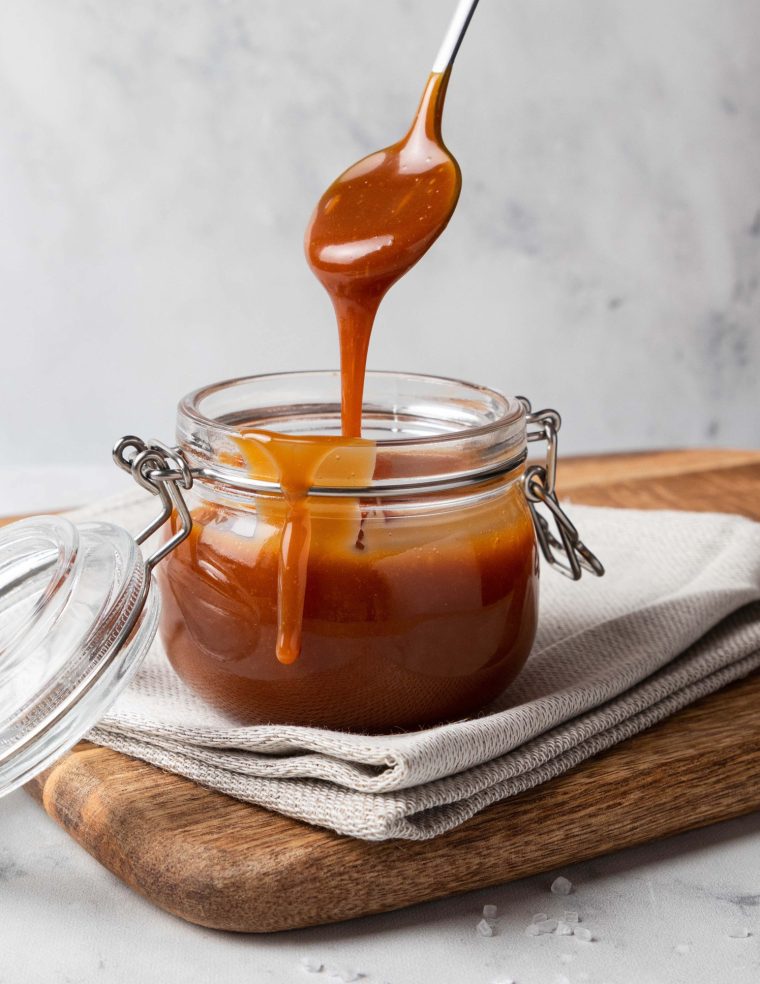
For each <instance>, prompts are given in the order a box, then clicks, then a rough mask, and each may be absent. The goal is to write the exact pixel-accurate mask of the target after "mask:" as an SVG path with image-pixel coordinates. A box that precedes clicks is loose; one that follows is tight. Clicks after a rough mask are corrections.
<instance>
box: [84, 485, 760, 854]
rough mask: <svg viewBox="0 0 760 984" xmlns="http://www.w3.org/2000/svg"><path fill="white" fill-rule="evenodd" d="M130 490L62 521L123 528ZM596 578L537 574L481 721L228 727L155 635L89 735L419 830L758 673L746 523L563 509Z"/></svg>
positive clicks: (385, 835)
mask: <svg viewBox="0 0 760 984" xmlns="http://www.w3.org/2000/svg"><path fill="white" fill-rule="evenodd" d="M155 508H156V504H155V500H153V499H152V498H151V497H150V496H148V495H147V494H145V493H143V492H141V491H140V490H135V491H130V492H129V493H128V494H126V495H122V496H119V497H117V498H114V499H110V500H108V501H106V502H103V503H99V504H96V505H94V506H91V507H88V508H86V509H82V510H78V511H77V512H76V513H72V514H70V516H71V518H73V519H74V520H76V521H78V522H81V521H84V520H87V519H101V520H107V521H110V522H114V523H118V524H119V525H122V526H124V527H126V528H127V529H129V530H130V531H132V532H137V530H138V529H140V528H141V527H142V526H143V525H144V524H145V523H146V522H147V521H148V520H149V519H150V518H152V516H153V515H154V513H155ZM570 514H571V516H572V518H573V521H574V522H576V523H577V525H578V527H579V529H581V530H582V533H583V538H584V540H585V541H586V542H587V543H589V544H590V545H591V546H592V548H593V550H594V551H595V553H597V554H598V555H599V557H600V558H601V559H602V561H603V562H604V564H605V566H606V568H607V575H606V576H605V577H604V578H602V579H601V580H598V579H596V578H591V577H588V578H584V579H583V580H582V581H580V582H571V581H568V580H567V579H565V578H563V577H561V576H558V575H557V574H555V573H554V572H553V571H549V570H544V571H542V578H541V602H540V618H539V629H538V636H537V640H536V644H535V647H534V649H533V653H532V655H531V657H530V659H529V660H528V663H527V664H526V667H525V669H524V670H523V672H522V673H521V674H520V676H519V677H518V678H517V680H516V681H515V682H514V683H513V684H512V685H511V686H510V687H509V688H508V689H507V690H506V691H505V692H504V693H503V694H501V695H500V696H499V697H498V698H497V699H496V700H495V701H494V702H493V703H492V704H491V705H490V707H488V708H486V710H485V711H484V712H483V713H482V714H481V715H479V716H477V717H474V718H471V719H467V720H463V721H459V722H456V723H453V724H446V725H442V726H440V727H437V728H429V729H426V730H424V731H418V732H413V733H404V734H390V735H371V736H367V735H352V734H347V733H343V732H337V731H329V730H325V729H321V728H304V727H290V726H287V727H286V726H281V725H256V726H250V727H242V726H239V725H237V724H235V723H233V722H231V721H230V720H229V719H228V718H226V717H225V716H224V715H222V714H221V713H219V712H218V711H216V710H214V709H213V708H211V707H209V706H207V705H206V704H205V703H203V701H201V700H200V698H198V697H196V696H195V695H194V694H193V693H192V691H190V690H189V689H188V688H187V687H186V686H185V685H184V684H183V683H182V681H181V680H180V679H179V678H178V677H177V676H176V674H175V673H174V671H173V670H172V668H171V666H170V665H169V663H168V661H167V659H166V657H165V655H164V653H163V650H162V646H161V643H160V641H159V640H156V642H155V643H154V644H153V646H152V648H151V650H150V652H149V654H148V656H147V657H146V659H145V661H144V663H143V664H142V666H141V667H140V669H139V670H138V672H137V674H136V676H135V678H134V679H133V681H132V683H131V684H130V686H129V687H128V688H127V689H126V691H124V692H123V693H122V695H121V696H120V697H119V698H118V700H117V701H116V703H115V704H114V705H113V706H112V707H111V708H110V710H109V711H108V713H107V714H106V716H105V717H104V718H103V719H102V720H101V721H100V723H99V724H98V726H97V727H96V728H95V729H93V730H92V731H91V732H90V734H89V735H88V737H89V739H90V740H91V741H93V742H96V743H97V744H100V745H105V746H107V747H109V748H113V749H116V750H117V751H120V752H124V753H126V754H128V755H132V756H134V757H136V758H139V759H143V760H145V761H147V762H150V763H152V764H154V765H156V766H159V767H160V768H162V769H166V770H168V771H170V772H175V773H179V774H180V775H183V776H187V777H188V778H190V779H192V780H194V781H196V782H198V783H200V784H202V785H204V786H209V787H211V788H213V789H216V790H219V791H220V792H223V793H227V794H228V795H230V796H234V797H236V798H237V799H240V800H245V801H249V802H253V803H258V804H260V805H262V806H264V807H267V808H269V809H272V810H276V811H279V812H280V813H284V814H287V815H288V816H292V817H297V818H298V819H301V820H305V821H308V822H309V823H313V824H317V825H319V826H323V827H328V828H331V829H332V830H335V831H337V832H338V833H341V834H348V835H351V836H353V837H360V838H363V839H366V840H386V839H390V838H406V839H411V840H424V839H427V838H430V837H435V836H437V835H438V834H441V833H444V832H445V831H447V830H450V829H451V828H453V827H455V826H457V825H458V824H460V823H462V822H463V821H464V820H466V819H468V818H469V817H471V816H473V814H475V813H477V812H478V811H479V810H482V809H483V808H484V807H486V806H488V805H489V804H491V803H494V802H496V801H497V800H501V799H505V798H507V797H509V796H514V795H515V794H517V793H520V792H522V791H524V790H526V789H529V788H531V787H533V786H536V785H539V784H540V783H543V782H546V781H547V780H549V779H551V778H553V777H554V776H557V775H560V774H561V773H563V772H566V771H567V770H568V769H570V768H572V767H573V766H575V765H577V764H578V763H579V762H582V761H583V760H584V759H587V758H589V757H591V756H592V755H595V754H597V753H598V752H600V751H602V750H603V749H606V748H609V747H610V746H612V745H614V744H616V743H617V742H619V741H621V740H623V739H625V738H627V737H630V736H631V735H634V734H636V733H637V732H639V731H642V730H643V729H645V728H648V727H649V726H650V725H652V724H654V723H655V722H657V721H660V720H662V719H663V718H666V717H667V716H668V715H670V714H673V713H674V712H675V711H677V710H679V709H680V708H682V707H684V706H686V705H687V704H690V703H691V702H692V701H694V700H697V699H698V698H699V697H702V696H705V695H706V694H709V693H712V692H713V691H715V690H718V689H719V688H720V687H723V686H725V685H726V684H728V683H730V682H731V681H733V680H737V679H739V678H740V677H743V676H746V675H747V674H748V673H750V672H752V671H753V670H755V669H757V668H758V667H760V524H758V523H754V522H751V521H750V520H748V519H743V518H742V517H739V516H730V515H724V514H717V513H687V512H664V511H639V510H627V509H607V508H596V507H588V506H577V505H573V506H571V507H570Z"/></svg>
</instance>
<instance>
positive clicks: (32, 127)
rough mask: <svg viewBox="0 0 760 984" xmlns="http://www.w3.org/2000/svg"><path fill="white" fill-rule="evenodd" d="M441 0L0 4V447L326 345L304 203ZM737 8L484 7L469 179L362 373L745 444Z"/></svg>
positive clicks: (352, 144) (415, 60)
mask: <svg viewBox="0 0 760 984" xmlns="http://www.w3.org/2000/svg"><path fill="white" fill-rule="evenodd" d="M451 8H453V0H447V2H445V3H444V2H442V0H373V2H370V0H300V2H298V0H288V2H284V0H228V2H221V0H192V2H182V0H132V2H130V3H120V2H116V0H3V3H2V5H1V6H0V120H1V121H2V123H1V125H0V305H1V307H0V311H1V312H2V320H1V321H0V324H2V328H1V329H0V330H1V331H2V360H3V369H4V371H3V385H2V388H0V411H1V415H0V419H1V420H2V425H1V429H0V455H1V456H2V461H3V464H4V465H9V464H35V463H37V462H40V461H42V460H43V459H47V460H51V461H59V462H64V461H68V462H77V461H81V462H86V463H90V464H95V463H97V462H105V461H107V457H108V451H109V447H110V445H111V443H112V440H113V438H114V437H115V436H117V435H119V434H120V433H122V432H124V431H137V432H138V433H142V432H144V433H146V434H155V435H157V436H162V437H169V438H170V437H171V435H172V432H173V408H174V404H175V403H176V400H177V398H178V397H179V396H181V395H182V394H183V393H184V392H186V391H187V390H188V389H190V388H192V387H194V386H196V385H199V384H202V383H204V382H209V381H212V380H214V379H219V378H224V377H227V376H232V375H236V374H241V373H248V372H256V371H264V370H273V369H284V368H296V367H298V368H314V367H322V366H325V365H332V364H335V363H336V361H337V355H336V348H337V346H336V334H335V331H334V327H333V324H332V313H331V309H330V307H329V303H328V300H327V297H326V295H324V294H323V292H322V289H321V287H319V285H318V284H317V283H316V281H314V280H313V278H312V276H311V274H310V273H309V271H308V270H307V268H306V265H305V263H304V260H303V257H302V249H301V239H302V234H303V229H304V226H305V223H306V220H307V218H308V215H309V213H310V210H311V207H312V205H313V204H314V202H315V201H316V199H317V197H318V195H319V193H320V192H321V191H322V189H323V188H324V187H325V186H326V184H327V183H328V182H329V181H330V180H331V179H332V178H333V177H334V176H335V175H336V174H337V173H338V172H339V171H340V170H342V168H343V167H344V166H346V165H348V164H349V163H351V162H352V161H353V160H355V159H356V158H358V157H360V156H362V155H363V154H365V153H367V152H369V151H371V150H374V149H376V148H377V147H380V146H382V145H384V144H385V143H389V142H391V141H393V140H395V139H396V138H397V137H398V136H400V135H401V133H402V132H403V130H404V129H405V126H406V124H407V122H408V120H409V118H410V116H411V114H412V113H413V111H414V108H415V105H416V101H417V98H418V95H419V92H420V90H421V87H422V84H423V82H424V80H425V76H426V73H427V69H428V66H429V64H430V62H431V61H432V57H433V55H434V53H435V50H436V48H437V46H438V42H439V40H440V37H441V34H442V32H443V28H444V26H445V21H446V18H447V17H448V14H449V12H450V10H451ZM758 32H760V7H758V5H757V2H756V0H668V2H667V3H663V2H662V0H637V2H636V3H631V2H630V0H509V2H507V0H482V3H481V5H480V8H479V10H478V12H477V14H476V16H475V19H474V21H473V24H472V28H471V33H470V35H469V36H468V38H467V40H466V42H465V45H464V47H463V48H462V51H461V53H460V57H459V61H458V63H457V67H456V70H455V75H454V78H453V80H452V84H451V88H450V91H449V101H448V106H447V112H446V118H445V133H446V137H447V141H448V143H449V145H450V147H451V149H452V150H453V152H454V153H455V154H456V156H457V157H458V158H459V160H460V162H461V165H462V170H463V173H464V190H463V194H462V198H461V200H460V205H459V209H458V211H457V214H456V216H455V218H454V219H453V221H452V223H451V225H450V226H449V229H448V231H447V232H446V234H445V236H444V237H443V238H442V239H441V240H440V242H439V243H438V244H437V245H436V247H435V248H434V250H433V251H432V252H431V253H430V255H429V256H428V257H426V258H425V260H423V262H422V264H421V265H420V266H419V267H418V268H417V269H416V270H415V271H414V272H413V273H412V274H411V275H410V276H409V277H408V278H407V279H406V281H405V282H402V283H401V284H399V285H398V286H397V287H395V288H394V289H393V291H392V293H391V294H390V295H389V297H388V299H387V301H386V303H385V305H384V307H383V309H382V311H381V315H380V318H379V322H378V324H377V327H376V334H375V338H374V341H373V345H372V349H371V354H370V362H371V365H372V366H374V367H377V368H406V369H410V370H420V371H427V372H434V373H444V374H453V375H458V376H462V377H464V378H469V379H472V380H476V381H480V382H484V383H490V384H492V385H495V386H497V387H500V388H503V389H506V390H509V391H512V392H515V391H517V392H525V393H528V394H530V395H531V396H532V397H533V398H534V401H536V402H537V403H541V404H552V405H556V406H557V407H558V408H559V409H560V410H561V411H562V412H563V413H564V415H565V421H566V425H565V434H564V445H565V450H576V451H581V450H602V449H613V448H631V447H641V446H653V445H670V446H672V445H682V444H686V445H689V444H708V443H717V444H732V445H753V446H760V414H758V393H759V391H760V384H759V383H758V375H759V370H760V324H759V323H760V318H759V317H758V315H759V314H760V291H759V281H758V275H759V273H760V46H758V44H757V37H758Z"/></svg>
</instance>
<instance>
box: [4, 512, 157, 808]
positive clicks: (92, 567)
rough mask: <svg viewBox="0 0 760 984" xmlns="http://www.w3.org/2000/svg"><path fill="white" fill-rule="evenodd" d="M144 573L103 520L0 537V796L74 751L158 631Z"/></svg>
mask: <svg viewBox="0 0 760 984" xmlns="http://www.w3.org/2000/svg"><path fill="white" fill-rule="evenodd" d="M149 571H150V568H149V566H148V565H147V564H146V562H145V561H144V559H143V556H142V553H141V551H140V549H139V547H138V545H137V542H136V541H135V539H134V538H133V537H132V536H131V535H130V534H129V533H127V531H126V530H124V529H122V528H121V527H119V526H115V525H112V524H110V523H102V522H98V523H83V524H81V525H78V526H76V525H74V524H73V523H71V522H70V521H69V520H67V519H64V518H62V517H59V516H43V517H36V518H34V519H28V520H21V521H20V522H16V523H13V524H11V525H9V526H6V527H3V528H2V529H1V530H0V796H1V795H3V794H5V793H8V792H10V791H11V790H13V789H15V788H16V787H18V786H20V785H22V784H23V783H25V782H28V781H29V780H30V779H31V778H32V777H34V776H35V775H37V774H38V773H39V772H41V771H42V770H43V769H45V768H46V767H47V766H49V765H50V764H51V763H52V762H53V761H54V760H55V759H57V758H59V757H60V756H61V755H62V754H63V753H64V752H66V751H68V749H69V748H71V747H72V746H73V745H75V744H76V743H77V742H78V741H79V740H80V739H81V738H82V737H83V736H84V735H85V734H86V733H87V731H89V729H90V728H91V727H92V726H93V725H94V724H95V723H96V722H97V721H98V719H99V718H100V717H102V715H103V713H104V711H105V710H106V708H108V707H109V706H110V705H111V704H112V703H113V701H114V700H115V699H116V697H117V695H118V694H119V693H120V692H121V690H122V689H123V688H124V687H125V686H126V684H127V683H128V682H129V680H130V678H131V676H132V674H133V673H134V671H135V669H136V668H137V666H138V664H139V662H140V660H141V659H142V657H143V656H144V655H145V653H146V652H147V650H148V648H149V646H150V644H151V642H152V641H153V638H154V636H155V634H156V629H157V627H158V615H159V597H158V592H157V591H151V590H150V585H151V578H150V573H149Z"/></svg>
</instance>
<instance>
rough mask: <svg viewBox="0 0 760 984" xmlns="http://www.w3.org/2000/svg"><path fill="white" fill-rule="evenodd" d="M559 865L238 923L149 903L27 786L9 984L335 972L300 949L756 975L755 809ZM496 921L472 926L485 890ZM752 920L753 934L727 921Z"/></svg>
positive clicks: (406, 978) (5, 944)
mask: <svg viewBox="0 0 760 984" xmlns="http://www.w3.org/2000/svg"><path fill="white" fill-rule="evenodd" d="M562 873H563V874H565V875H566V876H567V877H569V878H570V879H571V880H572V881H573V883H574V885H575V891H574V892H573V894H572V895H571V896H569V897H567V898H558V897H555V896H552V895H551V894H550V893H549V890H548V888H549V885H550V884H551V881H552V878H553V877H554V874H552V873H549V874H547V875H540V876H537V877H535V878H528V879H523V880H522V881H519V882H514V883H512V884H510V885H503V886H500V887H497V888H491V889H486V890H483V891H479V892H471V893H469V894H467V895H463V896H459V897H456V898H452V899H447V900H444V901H441V902H432V903H428V904H426V905H419V906H414V907H412V908H409V909H405V910H401V911H400V912H393V913H388V914H386V915H381V916H373V917H368V918H366V919H359V920H354V921H352V922H348V923H342V924H340V925H336V926H324V927H319V928H316V929H308V930H299V931H294V932H289V933H280V934H276V935H272V936H242V935H234V934H227V933H221V932H216V931H212V930H206V929H200V928H198V927H196V926H191V925H188V924H187V923H184V922H181V921H180V920H179V919H176V918H174V917H173V916H170V915H167V914H166V913H164V912H162V911H160V910H159V909H157V908H155V907H154V906H153V905H152V904H151V903H149V902H147V901H145V900H144V899H142V898H141V897H140V896H138V895H136V894H135V893H134V892H133V891H132V890H131V889H129V888H127V887H126V886H124V885H123V884H121V882H119V881H118V880H117V879H116V878H115V877H114V876H113V875H111V874H110V873H109V872H108V871H106V870H105V869H104V868H102V867H100V865H99V864H98V863H97V862H96V861H94V860H93V859H92V858H91V857H89V855H87V854H86V853H85V852H84V851H83V850H82V849H81V848H80V847H79V846H78V845H77V844H75V843H74V842H73V841H72V840H70V839H69V837H68V836H67V835H66V834H65V833H64V832H63V831H62V830H61V829H59V828H58V827H57V826H56V825H55V824H54V823H53V821H52V820H50V819H49V818H48V817H47V816H46V815H45V813H44V812H43V811H42V810H41V809H40V807H38V806H37V804H36V803H34V801H33V800H32V799H30V798H29V797H28V796H27V795H26V794H25V793H23V792H17V793H14V794H12V795H11V796H9V797H7V798H6V799H5V800H3V801H2V802H0V913H1V914H2V915H1V916H0V981H2V982H3V984H6V982H7V984H97V982H108V984H143V982H145V984H153V982H156V984H191V982H192V984H194V982H196V981H197V982H204V984H205V982H214V984H258V982H272V984H280V982H282V984H290V982H293V984H309V982H313V984H320V982H323V984H336V982H335V980H334V979H331V978H330V977H328V975H327V974H326V973H324V972H323V973H319V974H310V973H307V972H306V971H305V970H304V969H302V967H301V966H300V961H301V960H302V959H303V958H304V957H313V958H315V959H316V960H317V961H319V962H322V963H324V964H326V965H334V966H336V967H339V968H349V967H352V968H354V969H355V970H357V971H360V972H362V973H363V974H364V975H366V976H365V977H363V978H361V980H362V981H365V982H366V984H383V982H388V984H428V982H430V984H491V982H498V981H507V980H510V979H513V980H514V981H515V982H516V984H567V982H570V984H580V982H588V984H758V981H760V813H755V814H752V815H750V816H747V817H743V818H740V819H737V820H732V821H728V822H726V823H721V824H716V825H714V826H712V827H708V828H705V829H703V830H698V831H693V832H691V833H687V834H682V835H680V836H678V837H671V838H669V839H667V840H663V841H659V842H656V843H654V844H650V845H647V846H644V847H640V848H633V849H630V850H627V851H621V852H618V853H617V854H612V855H608V856H607V857H604V858H599V859H597V860H593V861H588V862H585V863H581V864H577V865H574V866H572V867H569V868H565V869H563V871H562ZM487 903H494V904H496V905H497V906H498V907H499V916H500V917H499V919H498V922H497V929H496V935H495V936H493V937H492V938H483V937H481V936H479V935H478V933H477V932H476V928H475V927H476V925H477V923H478V921H479V919H480V918H481V910H482V907H483V905H484V904H487ZM565 909H575V910H577V911H578V912H580V914H581V918H582V920H583V925H585V926H587V927H588V928H589V929H590V930H591V931H592V932H593V933H594V936H595V937H596V938H595V940H594V942H591V943H583V942H581V941H578V940H575V939H573V938H572V937H557V936H539V937H530V936H526V935H525V928H526V926H527V925H528V924H529V923H530V921H531V919H532V917H533V915H534V913H538V912H545V913H547V914H549V915H552V914H558V913H559V914H561V913H562V912H563V911H564V910H565ZM741 927H746V928H747V929H748V930H749V931H750V933H751V934H752V935H751V936H749V937H747V938H746V939H732V938H730V937H729V936H728V933H729V932H730V931H732V930H734V929H736V928H741Z"/></svg>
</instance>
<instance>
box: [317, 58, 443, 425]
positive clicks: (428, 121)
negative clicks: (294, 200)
mask: <svg viewBox="0 0 760 984" xmlns="http://www.w3.org/2000/svg"><path fill="white" fill-rule="evenodd" d="M449 74H450V73H449V72H448V71H447V72H445V73H444V74H433V75H431V76H430V78H429V79H428V82H427V85H426V86H425V91H424V92H423V94H422V99H421V101H420V105H419V109H418V110H417V114H416V116H415V118H414V121H413V122H412V125H411V127H410V129H409V132H408V133H407V135H406V136H405V137H404V138H403V140H400V141H399V142H398V143H395V144H392V145H391V146H390V147H387V148H386V149H385V150H379V151H377V152H376V153H374V154H370V155H369V157H365V158H363V160H361V161H359V162H358V163H357V164H354V165H353V167H350V168H349V169H348V170H347V171H344V173H343V174H341V176H340V177H339V178H337V179H336V180H335V181H334V182H333V183H332V184H331V185H330V187H329V188H328V189H327V191H326V192H325V193H324V195H323V196H322V198H321V199H320V201H319V204H318V205H317V207H316V209H315V211H314V214H313V215H312V217H311V221H310V222H309V225H308V228H307V230H306V244H305V245H306V258H307V260H308V262H309V265H310V266H311V269H312V270H313V272H314V273H315V275H316V276H317V277H318V279H319V280H320V281H321V283H322V284H323V286H324V287H325V288H326V289H327V292H328V293H329V295H330V299H331V300H332V303H333V307H334V308H335V314H336V317H337V320H338V335H339V341H340V369H341V389H342V392H341V412H342V424H343V434H344V436H345V437H360V436H361V424H362V394H363V391H364V371H365V367H366V363H367V350H368V348H369V340H370V335H371V332H372V325H373V323H374V320H375V314H376V313H377V308H378V305H379V304H380V301H381V300H382V299H383V296H384V295H385V293H386V292H387V290H388V289H389V288H390V287H391V286H392V285H393V284H394V283H395V282H396V281H397V280H398V279H399V278H400V277H401V276H403V275H404V274H405V273H406V272H407V270H409V269H410V268H411V267H412V266H414V264H415V263H416V262H417V261H418V260H419V259H420V258H421V257H422V256H423V254H424V253H426V252H427V251H428V249H430V247H431V246H432V244H433V243H434V242H435V240H436V239H437V238H438V236H440V234H441V233H442V232H443V230H444V229H445V228H446V225H447V223H448V221H449V219H450V218H451V215H452V212H453V211H454V208H455V206H456V203H457V199H458V198H459V191H460V189H461V185H462V179H461V175H460V171H459V165H458V164H457V162H456V161H455V160H454V158H453V157H452V156H451V154H450V153H449V152H448V150H447V149H446V147H445V145H444V143H443V138H442V136H441V115H442V113H443V101H444V97H445V95H446V87H447V85H448V80H449Z"/></svg>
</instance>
